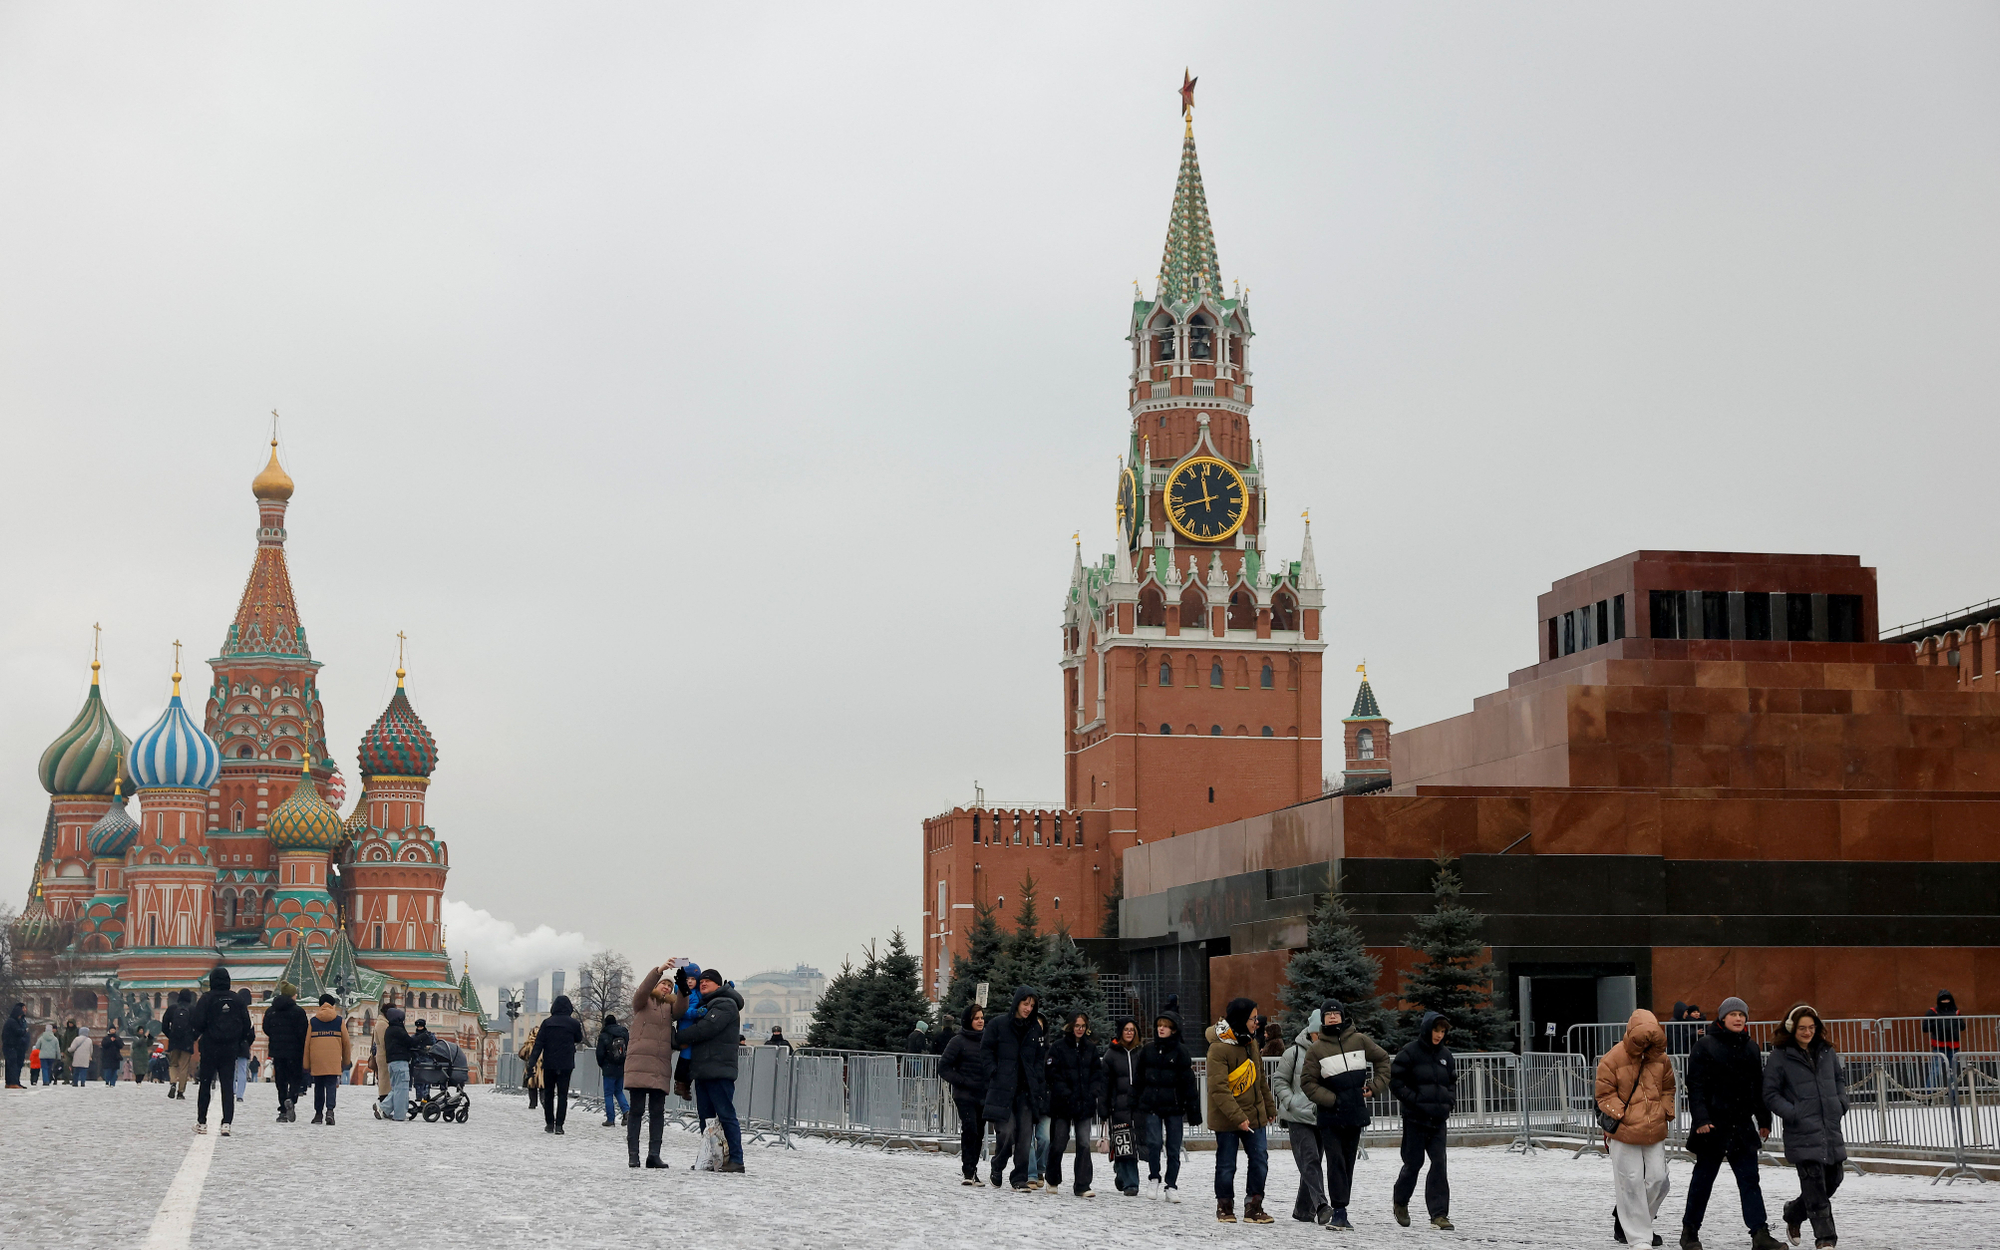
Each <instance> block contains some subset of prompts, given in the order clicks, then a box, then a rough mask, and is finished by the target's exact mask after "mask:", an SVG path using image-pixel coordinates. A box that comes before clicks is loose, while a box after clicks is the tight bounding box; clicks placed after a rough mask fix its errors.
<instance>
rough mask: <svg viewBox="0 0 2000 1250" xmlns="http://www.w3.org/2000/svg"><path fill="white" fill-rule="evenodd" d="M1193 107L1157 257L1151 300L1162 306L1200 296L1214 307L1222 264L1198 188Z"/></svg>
mask: <svg viewBox="0 0 2000 1250" xmlns="http://www.w3.org/2000/svg"><path fill="white" fill-rule="evenodd" d="M1193 108H1194V106H1193V104H1192V103H1189V104H1188V106H1187V134H1186V136H1185V137H1184V138H1183V139H1182V140H1181V172H1180V177H1179V178H1178V179H1177V180H1176V181H1175V182H1174V207H1173V211H1172V212H1171V213H1170V214H1169V215H1168V217H1167V245H1166V248H1165V249H1164V250H1163V251H1162V252H1161V254H1160V280H1159V287H1158V293H1157V295H1156V296H1155V298H1156V299H1158V300H1159V302H1160V303H1162V304H1167V305H1169V306H1179V305H1183V304H1192V303H1194V301H1195V300H1197V299H1199V298H1201V297H1202V296H1203V295H1207V296H1211V297H1212V298H1214V299H1215V300H1216V301H1217V302H1218V303H1220V302H1221V300H1222V299H1223V294H1222V262H1220V261H1218V260H1217V259H1216V258H1215V230H1214V228H1213V227H1212V226H1210V225H1209V223H1208V195H1207V193H1206V192H1204V191H1203V190H1202V186H1201V158H1200V157H1198V156H1197V155H1195V150H1194V112H1193Z"/></svg>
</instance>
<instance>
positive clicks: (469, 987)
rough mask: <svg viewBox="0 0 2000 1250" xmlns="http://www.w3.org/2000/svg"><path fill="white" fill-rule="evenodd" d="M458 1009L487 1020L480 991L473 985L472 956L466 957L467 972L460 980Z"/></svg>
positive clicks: (461, 974) (461, 975)
mask: <svg viewBox="0 0 2000 1250" xmlns="http://www.w3.org/2000/svg"><path fill="white" fill-rule="evenodd" d="M458 1009H459V1010H460V1011H469V1012H471V1013H472V1014H473V1015H475V1016H478V1017H479V1018H480V1019H481V1020H484V1019H485V1018H486V1007H485V1005H484V1004H483V1003H481V1002H480V1001H479V991H478V990H477V989H475V988H474V987H473V984H472V956H471V954H470V953H468V954H467V955H466V957H465V971H464V972H462V973H460V974H459V978H458Z"/></svg>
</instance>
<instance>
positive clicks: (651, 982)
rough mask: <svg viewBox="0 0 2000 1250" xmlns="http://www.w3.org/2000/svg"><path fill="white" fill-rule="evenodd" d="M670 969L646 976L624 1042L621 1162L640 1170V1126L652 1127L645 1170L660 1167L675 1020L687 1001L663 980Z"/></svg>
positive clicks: (671, 1077) (662, 968) (635, 994)
mask: <svg viewBox="0 0 2000 1250" xmlns="http://www.w3.org/2000/svg"><path fill="white" fill-rule="evenodd" d="M672 971H673V969H672V968H671V967H670V966H669V965H667V964H661V965H660V966H659V967H657V968H655V969H653V970H652V971H651V972H648V973H647V974H646V979H645V980H643V981H641V982H639V988H638V989H637V990H635V991H634V992H633V994H632V1018H631V1019H630V1020H629V1021H627V1022H626V1027H627V1028H628V1029H630V1030H631V1037H630V1038H628V1039H627V1040H626V1043H625V1088H626V1090H627V1091H628V1092H629V1093H630V1094H631V1095H632V1112H631V1114H630V1115H628V1116H626V1117H625V1153H626V1162H627V1163H628V1164H629V1165H630V1166H632V1167H635V1168H636V1167H638V1166H639V1121H641V1120H646V1121H647V1122H648V1123H649V1124H650V1125H651V1127H650V1128H649V1129H648V1130H647V1136H646V1144H647V1150H646V1166H647V1167H649V1168H663V1167H665V1166H667V1165H666V1164H665V1163H663V1162H661V1160H660V1136H661V1134H662V1133H663V1132H664V1131H665V1129H666V1117H667V1091H668V1090H669V1089H671V1088H673V1084H674V1021H676V1020H678V1019H680V1015H681V1012H683V1011H685V1010H687V999H686V998H685V997H683V996H682V995H680V994H678V993H676V992H675V990H674V982H673V981H672V980H671V979H665V980H663V979H662V978H665V977H667V974H668V973H670V972H672Z"/></svg>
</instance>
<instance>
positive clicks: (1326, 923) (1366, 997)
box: [1278, 891, 1395, 1044]
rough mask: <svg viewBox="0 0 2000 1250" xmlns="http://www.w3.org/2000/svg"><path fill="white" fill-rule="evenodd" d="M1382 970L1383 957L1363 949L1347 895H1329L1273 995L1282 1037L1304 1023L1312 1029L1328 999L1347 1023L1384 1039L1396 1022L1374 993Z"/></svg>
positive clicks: (1291, 1034)
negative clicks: (1279, 1006) (1279, 1009)
mask: <svg viewBox="0 0 2000 1250" xmlns="http://www.w3.org/2000/svg"><path fill="white" fill-rule="evenodd" d="M1381 975H1382V961H1381V960H1379V959H1377V958H1375V957H1374V956H1373V955H1370V954H1369V953H1368V950H1367V947H1366V946H1365V945H1364V944H1363V942H1362V938H1361V930H1359V929H1357V928H1355V927H1354V913H1353V912H1351V911H1349V910H1348V907H1347V900H1346V899H1344V898H1342V897H1341V896H1340V894H1339V893H1338V892H1337V891H1336V892H1334V893H1330V894H1328V895H1327V896H1326V899H1325V901H1323V902H1322V903H1320V905H1319V910H1317V911H1315V912H1314V913H1313V918H1312V922H1311V923H1310V925H1308V926H1307V928H1306V948H1305V949H1304V950H1302V951H1300V952H1299V953H1298V954H1296V955H1294V956H1292V962H1291V963H1290V964H1288V965H1286V967H1285V988H1284V989H1283V990H1282V991H1280V993H1279V995H1278V1000H1279V1001H1280V1002H1281V1003H1283V1004H1284V1006H1285V1014H1284V1018H1283V1025H1282V1027H1283V1028H1284V1031H1285V1038H1286V1040H1288V1041H1289V1040H1290V1039H1291V1038H1294V1037H1297V1036H1298V1033H1299V1030H1300V1029H1302V1028H1304V1027H1305V1026H1306V1025H1307V1024H1311V1025H1312V1026H1313V1027H1314V1028H1315V1029H1317V1028H1318V1027H1319V1005H1320V1004H1321V1003H1323V1002H1325V1001H1326V1000H1327V999H1329V998H1330V999H1333V1000H1334V1001H1336V1002H1338V1003H1339V1004H1340V1005H1341V1006H1342V1007H1343V1008H1345V1011H1344V1013H1343V1015H1342V1019H1343V1020H1344V1021H1345V1022H1346V1023H1348V1024H1351V1025H1353V1026H1354V1027H1355V1028H1357V1029H1360V1030H1361V1031H1362V1032H1363V1033H1366V1034H1367V1035H1368V1036H1370V1037H1372V1038H1374V1039H1375V1040H1376V1041H1377V1042H1378V1043H1383V1044H1386V1043H1387V1042H1388V1041H1389V1040H1390V1039H1391V1038H1393V1037H1394V1036H1395V1022H1394V1021H1393V1020H1392V1019H1391V1018H1390V1015H1389V1013H1388V1012H1387V1011H1385V1010H1383V1007H1382V1000H1381V998H1380V997H1379V996H1378V995H1377V994H1376V992H1375V986H1376V983H1377V979H1378V978H1379V977H1380V976H1381Z"/></svg>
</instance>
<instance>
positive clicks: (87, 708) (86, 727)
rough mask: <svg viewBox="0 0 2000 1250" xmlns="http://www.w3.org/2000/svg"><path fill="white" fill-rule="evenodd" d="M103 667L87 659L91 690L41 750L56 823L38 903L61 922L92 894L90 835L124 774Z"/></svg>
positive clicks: (122, 740) (122, 747)
mask: <svg viewBox="0 0 2000 1250" xmlns="http://www.w3.org/2000/svg"><path fill="white" fill-rule="evenodd" d="M101 669H102V666H101V665H100V664H99V663H98V661H97V660H95V659H92V660H91V662H90V693H89V694H88V695H86V696H85V697H84V700H83V706H82V707H81V708H79V709H78V710H77V714H76V717H75V719H73V720H71V721H70V723H69V727H68V728H66V729H64V730H63V731H62V733H60V734H58V735H57V736H56V740H55V741H54V742H51V743H49V745H48V749H47V750H45V751H43V752H42V759H41V765H40V767H39V768H38V769H37V770H36V775H37V777H38V778H39V780H40V781H41V783H42V788H43V789H44V790H47V791H48V792H49V805H50V812H51V815H52V817H53V820H54V825H55V838H54V841H53V843H52V844H51V845H50V846H48V847H47V848H46V850H45V856H44V862H43V864H42V866H41V873H42V895H41V897H42V904H43V906H44V907H46V908H47V909H48V912H49V916H50V917H51V919H53V920H55V921H56V922H57V923H60V924H74V923H75V922H76V921H77V920H79V919H81V918H82V915H83V909H84V907H85V906H86V905H87V904H88V903H89V902H90V899H91V897H92V895H93V894H95V893H96V881H95V879H94V877H93V874H92V869H91V859H92V855H91V850H90V845H89V840H88V839H89V833H90V828H91V826H92V825H95V824H96V823H97V822H98V821H99V820H100V819H102V818H103V816H104V814H105V813H106V812H107V811H109V810H110V809H111V800H112V794H113V792H114V791H115V790H117V788H118V786H119V783H120V781H121V780H122V779H123V778H124V777H125V768H126V765H125V760H126V757H127V756H128V755H129V754H130V752H131V749H132V744H131V742H130V740H129V739H127V738H126V737H125V735H124V734H123V733H121V732H119V729H118V726H117V725H116V724H114V723H113V722H112V720H111V713H110V712H109V711H108V710H106V708H105V706H104V695H103V692H102V690H100V689H99V687H98V677H99V674H100V672H101Z"/></svg>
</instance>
